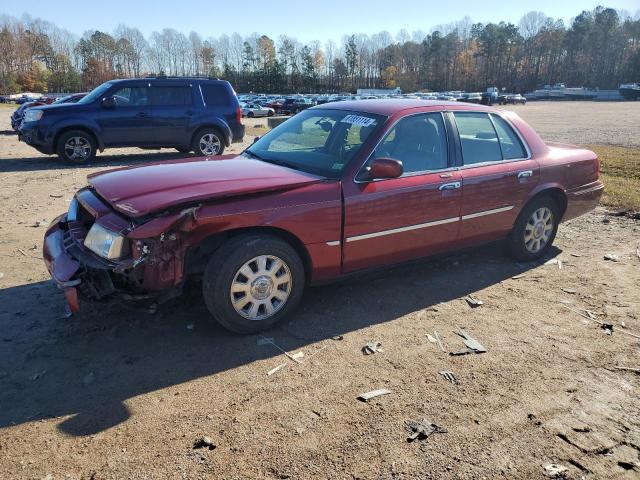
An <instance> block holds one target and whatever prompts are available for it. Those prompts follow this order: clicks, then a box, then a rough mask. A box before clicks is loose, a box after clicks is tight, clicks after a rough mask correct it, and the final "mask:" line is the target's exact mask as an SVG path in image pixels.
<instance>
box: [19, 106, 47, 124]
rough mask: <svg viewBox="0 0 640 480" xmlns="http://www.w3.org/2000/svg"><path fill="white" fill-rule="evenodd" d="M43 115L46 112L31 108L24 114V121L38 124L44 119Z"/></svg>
mask: <svg viewBox="0 0 640 480" xmlns="http://www.w3.org/2000/svg"><path fill="white" fill-rule="evenodd" d="M42 115H44V111H42V110H36V109H33V108H31V109H29V110H27V112H26V113H25V114H24V121H25V122H37V121H38V120H40V119H41V118H42Z"/></svg>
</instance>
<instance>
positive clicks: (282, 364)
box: [267, 363, 287, 376]
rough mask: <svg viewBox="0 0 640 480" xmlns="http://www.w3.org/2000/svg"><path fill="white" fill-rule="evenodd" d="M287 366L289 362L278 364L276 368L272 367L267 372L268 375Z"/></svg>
mask: <svg viewBox="0 0 640 480" xmlns="http://www.w3.org/2000/svg"><path fill="white" fill-rule="evenodd" d="M286 366H287V364H286V363H281V364H280V365H278V366H277V367H274V368H272V369H271V370H269V371H268V372H267V375H269V376H271V375H273V374H274V373H276V372H278V371H280V370H282V369H283V368H284V367H286Z"/></svg>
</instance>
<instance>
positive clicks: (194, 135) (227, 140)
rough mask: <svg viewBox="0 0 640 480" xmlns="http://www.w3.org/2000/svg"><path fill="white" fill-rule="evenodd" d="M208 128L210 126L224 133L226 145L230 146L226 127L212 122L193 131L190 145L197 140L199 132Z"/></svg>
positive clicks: (223, 139)
mask: <svg viewBox="0 0 640 480" xmlns="http://www.w3.org/2000/svg"><path fill="white" fill-rule="evenodd" d="M206 128H210V129H212V130H215V131H216V132H218V133H219V134H220V135H222V141H223V142H224V144H225V146H226V147H228V146H229V145H230V143H229V141H230V140H229V138H228V136H227V134H226V133H225V132H224V129H223V128H221V127H220V126H219V125H215V124H210V125H203V126H201V127H198V129H197V130H196V131H195V132H193V135H192V136H191V143H190V145H193V143H194V142H195V141H196V136H197V135H198V133H199V132H200V131H201V130H204V129H206Z"/></svg>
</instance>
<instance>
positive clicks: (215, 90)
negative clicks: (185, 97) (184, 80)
mask: <svg viewBox="0 0 640 480" xmlns="http://www.w3.org/2000/svg"><path fill="white" fill-rule="evenodd" d="M200 88H201V89H202V98H204V103H205V105H206V106H208V107H224V106H226V105H228V104H229V97H230V95H229V92H228V91H227V89H226V88H225V87H224V85H206V84H205V85H201V86H200Z"/></svg>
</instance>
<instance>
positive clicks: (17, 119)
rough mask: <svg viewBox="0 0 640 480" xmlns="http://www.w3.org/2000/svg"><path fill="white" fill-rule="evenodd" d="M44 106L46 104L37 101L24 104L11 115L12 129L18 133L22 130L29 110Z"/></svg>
mask: <svg viewBox="0 0 640 480" xmlns="http://www.w3.org/2000/svg"><path fill="white" fill-rule="evenodd" d="M41 105H44V102H40V101H35V102H24V103H22V104H21V105H20V106H19V107H18V108H16V110H15V111H14V112H13V113H12V114H11V128H13V129H14V130H15V131H16V132H17V131H18V130H19V129H20V126H21V125H22V122H23V120H24V114H25V112H26V111H27V110H29V109H30V108H33V107H39V106H41Z"/></svg>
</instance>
